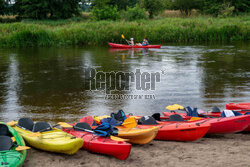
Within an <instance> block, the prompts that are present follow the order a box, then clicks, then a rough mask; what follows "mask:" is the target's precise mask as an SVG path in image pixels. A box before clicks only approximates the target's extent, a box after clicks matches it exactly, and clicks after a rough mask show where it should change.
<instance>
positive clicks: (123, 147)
mask: <svg viewBox="0 0 250 167" xmlns="http://www.w3.org/2000/svg"><path fill="white" fill-rule="evenodd" d="M62 130H63V131H65V132H67V133H69V134H72V135H73V136H75V137H79V138H82V139H83V141H84V144H83V148H84V149H86V150H88V151H90V152H93V153H99V154H106V155H111V156H114V157H116V158H118V159H120V160H125V159H127V158H128V156H129V154H130V150H131V144H129V143H127V142H124V141H114V140H112V139H110V138H109V137H101V136H97V135H95V134H93V133H90V132H85V131H77V130H74V129H72V128H62Z"/></svg>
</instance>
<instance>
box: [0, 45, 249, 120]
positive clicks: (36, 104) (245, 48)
mask: <svg viewBox="0 0 250 167" xmlns="http://www.w3.org/2000/svg"><path fill="white" fill-rule="evenodd" d="M249 46H250V45H249V42H237V43H231V44H209V45H208V44H199V45H175V44H170V45H167V46H163V47H162V48H161V49H149V50H144V49H135V50H116V49H110V48H108V47H90V48H87V47H69V48H19V49H0V115H1V117H0V121H5V122H7V121H10V120H13V119H15V120H17V119H18V118H20V117H30V118H33V119H34V120H39V121H42V120H43V121H49V122H51V123H55V122H57V121H67V122H73V121H77V120H78V119H79V118H81V117H83V116H85V115H103V114H110V113H111V112H116V111H118V110H119V109H123V110H124V111H125V112H126V113H134V114H136V115H151V114H152V113H155V112H162V111H166V109H165V107H166V106H167V105H170V104H176V103H177V104H180V105H183V106H188V105H189V106H191V107H198V108H200V109H202V110H205V111H208V110H210V109H211V107H212V106H218V107H220V108H221V109H224V108H225V104H226V103H229V102H249V101H250V54H249V52H250V47H249ZM90 69H92V70H94V69H96V73H98V72H99V74H100V76H103V75H110V74H117V73H118V72H120V74H121V73H123V74H124V73H135V72H136V70H139V71H140V72H141V74H145V75H144V77H145V76H147V77H148V76H149V77H150V76H151V79H152V74H157V77H158V78H156V79H155V80H150V81H151V82H148V83H149V87H150V88H149V89H148V87H147V88H146V89H147V90H145V88H144V90H140V89H138V88H137V85H138V84H139V85H140V83H138V82H139V81H142V80H136V79H135V78H134V79H135V80H136V81H134V82H132V81H131V82H129V89H125V90H121V88H120V89H118V88H119V85H118V88H117V87H116V88H117V89H118V90H113V88H110V89H109V91H107V90H106V91H105V90H96V89H97V88H95V90H94V89H93V88H92V91H90V90H89V88H88V86H86V85H88V84H89V83H90V79H89V76H87V75H89V74H90V73H88V71H89V70H90ZM101 71H102V72H101ZM92 74H93V73H91V75H92ZM121 76H123V75H121ZM92 77H93V76H92ZM147 77H146V78H147ZM141 78H143V77H142V75H141ZM146 78H144V79H146ZM99 79H100V78H99ZM111 79H112V78H111ZM121 80H122V82H118V84H120V87H121V85H122V84H124V83H128V82H127V81H128V80H127V79H124V78H121ZM146 80H147V79H146ZM94 81H96V83H94ZM103 81H104V80H102V81H98V79H97V78H95V80H94V79H93V78H92V80H91V84H90V86H89V87H91V86H93V85H95V86H96V84H98V83H99V86H100V83H101V82H102V83H101V84H104V85H102V86H104V87H105V86H107V84H108V83H107V82H103ZM116 81H117V80H116ZM148 81H149V80H148ZM152 81H155V82H153V83H152ZM114 82H115V81H114V80H111V85H112V83H113V84H114ZM105 83H106V84H105ZM144 86H145V85H144ZM97 87H98V85H97ZM101 88H103V87H100V89H101ZM107 93H111V95H112V96H111V95H110V94H109V95H107ZM118 95H119V96H118Z"/></svg>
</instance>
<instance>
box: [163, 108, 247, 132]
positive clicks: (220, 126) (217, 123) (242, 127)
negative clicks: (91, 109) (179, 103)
mask: <svg viewBox="0 0 250 167" xmlns="http://www.w3.org/2000/svg"><path fill="white" fill-rule="evenodd" d="M175 114H178V115H179V114H180V115H181V116H184V119H185V120H188V119H190V118H191V117H190V116H187V115H186V113H171V112H163V115H164V116H166V117H165V118H166V119H168V118H169V116H171V115H175ZM209 116H211V115H209ZM163 118H164V117H163ZM201 120H204V121H206V122H208V123H210V124H211V125H210V129H209V130H208V134H221V133H236V132H241V131H248V128H249V126H250V115H241V116H235V117H219V118H201ZM198 121H200V120H198ZM185 122H187V121H185ZM188 122H189V121H188ZM193 122H197V121H193Z"/></svg>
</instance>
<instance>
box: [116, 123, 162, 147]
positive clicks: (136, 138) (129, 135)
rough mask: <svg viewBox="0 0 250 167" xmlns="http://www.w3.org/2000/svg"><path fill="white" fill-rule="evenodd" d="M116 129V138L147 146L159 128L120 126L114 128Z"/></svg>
mask: <svg viewBox="0 0 250 167" xmlns="http://www.w3.org/2000/svg"><path fill="white" fill-rule="evenodd" d="M116 127H117V128H118V130H119V131H118V137H121V138H123V139H128V142H129V143H133V144H147V143H150V142H151V141H152V140H154V139H155V137H156V135H157V133H158V130H159V128H158V127H156V126H153V127H148V128H140V127H139V126H137V127H135V128H125V127H122V126H116Z"/></svg>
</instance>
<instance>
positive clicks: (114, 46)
mask: <svg viewBox="0 0 250 167" xmlns="http://www.w3.org/2000/svg"><path fill="white" fill-rule="evenodd" d="M108 44H109V46H110V47H112V48H121V49H122V48H123V49H126V48H161V45H146V46H139V45H134V46H131V45H123V44H115V43H108Z"/></svg>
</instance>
